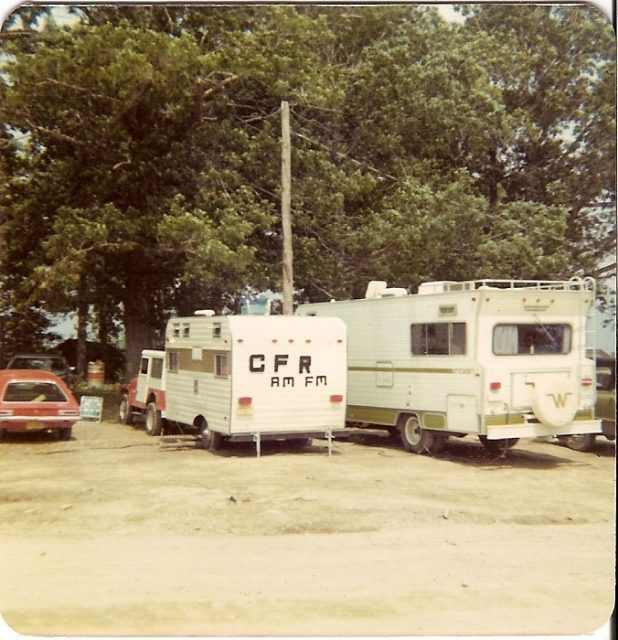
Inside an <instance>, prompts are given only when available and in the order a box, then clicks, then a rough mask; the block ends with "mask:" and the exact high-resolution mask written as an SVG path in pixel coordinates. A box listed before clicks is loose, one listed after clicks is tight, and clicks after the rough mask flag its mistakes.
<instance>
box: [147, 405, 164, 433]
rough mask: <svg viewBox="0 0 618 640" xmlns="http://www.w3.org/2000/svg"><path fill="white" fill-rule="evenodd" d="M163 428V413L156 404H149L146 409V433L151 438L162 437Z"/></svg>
mask: <svg viewBox="0 0 618 640" xmlns="http://www.w3.org/2000/svg"><path fill="white" fill-rule="evenodd" d="M162 426H163V421H162V419H161V412H160V411H159V410H158V409H157V405H156V404H155V403H154V402H149V403H148V406H147V407H146V433H147V434H148V435H149V436H160V435H161V429H162Z"/></svg>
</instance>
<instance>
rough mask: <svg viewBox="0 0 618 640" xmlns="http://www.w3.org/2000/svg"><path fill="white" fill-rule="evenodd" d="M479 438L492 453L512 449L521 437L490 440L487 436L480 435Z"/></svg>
mask: <svg viewBox="0 0 618 640" xmlns="http://www.w3.org/2000/svg"><path fill="white" fill-rule="evenodd" d="M479 440H480V441H481V443H482V444H483V446H484V447H485V449H487V451H489V452H490V453H502V452H503V451H506V450H507V449H511V448H512V447H514V446H515V445H516V444H517V443H518V442H519V438H502V439H501V440H490V439H489V438H488V437H487V436H479Z"/></svg>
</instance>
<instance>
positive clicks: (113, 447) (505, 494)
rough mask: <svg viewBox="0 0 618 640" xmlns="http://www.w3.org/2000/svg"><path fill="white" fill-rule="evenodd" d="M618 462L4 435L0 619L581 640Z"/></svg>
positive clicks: (109, 430)
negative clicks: (206, 447)
mask: <svg viewBox="0 0 618 640" xmlns="http://www.w3.org/2000/svg"><path fill="white" fill-rule="evenodd" d="M614 451H615V450H614V446H613V443H610V442H608V441H607V440H605V439H603V438H600V439H599V440H598V443H597V447H596V450H595V451H594V452H592V453H577V452H574V451H571V450H569V449H566V448H564V447H562V446H559V445H556V444H551V443H547V442H536V441H535V442H532V441H523V442H520V443H519V444H518V445H517V447H516V448H514V449H512V450H510V451H509V452H508V453H507V455H506V457H504V458H496V457H491V456H490V455H489V454H488V453H487V452H486V451H485V450H484V449H483V448H482V446H481V445H480V443H479V442H478V441H476V440H475V439H472V438H464V439H459V440H458V439H455V440H450V441H449V447H448V449H447V450H446V451H445V452H444V453H442V454H440V455H439V456H437V457H428V456H417V455H411V454H408V453H405V452H404V451H403V449H402V448H401V446H400V445H399V444H398V443H397V442H396V441H395V440H393V439H391V438H389V437H388V436H387V435H386V434H382V433H378V432H366V433H362V434H359V433H353V434H352V435H351V436H350V437H349V439H348V440H345V441H343V440H342V441H336V442H335V443H334V444H333V454H332V456H331V457H329V456H328V448H327V444H326V442H325V441H323V440H313V441H312V442H311V444H310V445H308V446H306V447H304V448H298V447H296V448H295V447H294V446H292V445H290V444H286V443H269V444H265V445H263V450H262V456H261V458H259V459H257V458H256V457H255V451H254V447H253V446H252V445H251V444H240V443H239V444H228V445H227V446H225V448H223V449H222V450H221V451H220V452H217V453H216V454H213V453H208V452H206V451H203V450H200V449H196V448H195V447H194V445H193V443H191V442H167V443H162V442H161V441H160V440H159V438H151V437H149V436H148V435H146V434H145V432H144V430H143V429H142V428H140V427H130V426H124V425H120V424H115V423H113V422H102V423H95V422H80V423H78V424H77V425H76V426H75V428H74V437H73V439H72V440H71V441H68V442H60V441H55V440H53V439H51V438H49V437H48V436H47V437H42V436H37V435H33V434H31V435H24V436H11V437H8V438H5V440H4V441H3V442H1V443H0V611H1V612H2V616H3V617H4V620H5V622H6V623H7V624H8V625H10V626H11V627H12V628H13V629H14V630H16V631H18V632H19V633H22V634H36V635H80V636H84V635H105V636H115V635H125V636H126V635H148V636H153V635H181V636H187V635H201V636H212V635H253V636H255V635H266V636H280V635H285V636H291V635H310V636H321V635H330V636H333V635H334V636H346V635H361V636H367V635H370V636H376V635H406V636H414V635H420V636H428V635H509V634H516V635H528V634H532V635H548V634H551V635H571V634H578V635H580V634H589V633H593V632H594V631H595V630H597V629H598V628H599V627H601V626H602V625H603V624H604V623H605V622H606V621H607V620H608V618H609V616H610V615H611V612H612V609H613V606H614V584H615V577H614V573H615V557H614V553H615V552H614V549H615V511H614V504H615V500H614V487H615V482H614V479H615V472H614V466H615V452H614Z"/></svg>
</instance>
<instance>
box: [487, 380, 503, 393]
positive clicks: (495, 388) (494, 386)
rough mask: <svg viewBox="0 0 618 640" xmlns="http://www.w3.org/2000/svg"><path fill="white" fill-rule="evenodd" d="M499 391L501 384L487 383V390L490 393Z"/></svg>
mask: <svg viewBox="0 0 618 640" xmlns="http://www.w3.org/2000/svg"><path fill="white" fill-rule="evenodd" d="M500 389H502V383H501V382H490V383H489V390H490V391H494V392H496V391H500Z"/></svg>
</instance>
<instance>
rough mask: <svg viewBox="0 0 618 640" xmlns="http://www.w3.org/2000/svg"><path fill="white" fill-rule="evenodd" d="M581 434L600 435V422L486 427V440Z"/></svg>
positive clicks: (529, 423)
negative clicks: (558, 425)
mask: <svg viewBox="0 0 618 640" xmlns="http://www.w3.org/2000/svg"><path fill="white" fill-rule="evenodd" d="M581 433H602V430H601V421H600V420H575V421H574V422H571V423H569V424H567V425H564V426H563V427H548V426H545V425H544V424H541V423H539V422H526V423H524V424H518V425H508V424H505V425H491V426H489V425H488V426H487V434H486V435H487V439H488V440H501V439H503V438H541V437H543V436H562V435H574V434H581Z"/></svg>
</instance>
